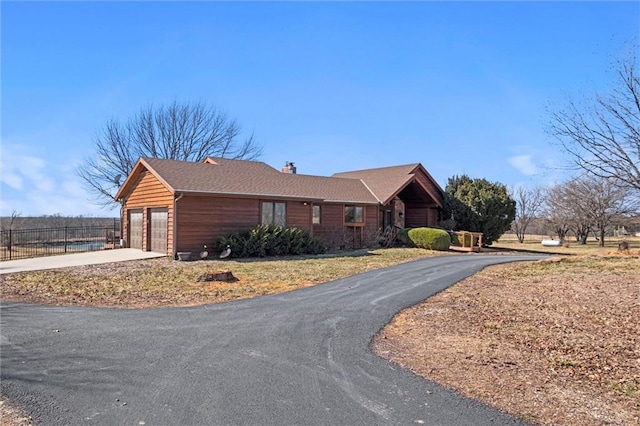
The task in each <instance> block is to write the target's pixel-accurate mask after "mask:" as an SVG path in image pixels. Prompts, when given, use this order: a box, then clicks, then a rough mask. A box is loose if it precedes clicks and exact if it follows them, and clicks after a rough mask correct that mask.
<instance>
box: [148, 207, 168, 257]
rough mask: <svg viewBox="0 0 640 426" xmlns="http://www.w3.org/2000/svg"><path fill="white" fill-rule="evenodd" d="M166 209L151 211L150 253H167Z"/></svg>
mask: <svg viewBox="0 0 640 426" xmlns="http://www.w3.org/2000/svg"><path fill="white" fill-rule="evenodd" d="M168 218H169V214H168V213H167V209H153V210H151V230H150V234H151V251H155V252H158V253H166V252H167V222H168Z"/></svg>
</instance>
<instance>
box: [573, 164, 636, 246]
mask: <svg viewBox="0 0 640 426" xmlns="http://www.w3.org/2000/svg"><path fill="white" fill-rule="evenodd" d="M571 191H572V195H573V196H574V197H576V198H580V199H582V200H584V202H583V203H582V206H583V209H584V210H585V212H586V216H587V217H588V218H589V221H590V227H591V228H592V229H593V231H594V233H596V234H597V238H598V245H599V246H600V247H604V238H605V235H606V231H607V230H608V229H610V228H611V227H613V226H614V225H622V224H624V223H625V222H626V221H627V217H628V216H629V215H632V214H637V212H638V209H639V208H640V204H639V202H638V198H636V197H632V196H630V191H629V190H628V189H626V188H623V187H621V186H620V185H618V184H617V183H616V182H615V181H613V179H611V178H599V177H594V176H589V175H585V176H582V177H581V178H579V179H576V180H574V181H573V182H572V185H571Z"/></svg>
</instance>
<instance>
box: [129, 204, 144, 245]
mask: <svg viewBox="0 0 640 426" xmlns="http://www.w3.org/2000/svg"><path fill="white" fill-rule="evenodd" d="M142 224H143V222H142V210H131V211H129V247H131V248H136V249H140V250H142Z"/></svg>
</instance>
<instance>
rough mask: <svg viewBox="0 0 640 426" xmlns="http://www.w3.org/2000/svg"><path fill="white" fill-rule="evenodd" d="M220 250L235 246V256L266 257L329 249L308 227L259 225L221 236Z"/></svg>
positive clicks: (233, 251) (233, 253) (233, 250)
mask: <svg viewBox="0 0 640 426" xmlns="http://www.w3.org/2000/svg"><path fill="white" fill-rule="evenodd" d="M216 245H217V248H218V251H222V250H224V249H225V248H226V247H227V246H230V247H231V257H266V256H285V255H292V254H320V253H324V252H325V251H326V247H325V246H324V244H323V242H322V241H320V240H319V239H317V238H314V237H313V236H312V235H311V233H310V232H309V231H308V230H306V229H301V228H296V227H292V228H283V227H281V226H275V225H258V226H256V227H255V228H253V229H250V230H245V231H240V232H236V233H233V234H231V235H227V236H223V237H220V238H218V240H217V241H216Z"/></svg>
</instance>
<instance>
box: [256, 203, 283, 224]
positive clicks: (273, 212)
mask: <svg viewBox="0 0 640 426" xmlns="http://www.w3.org/2000/svg"><path fill="white" fill-rule="evenodd" d="M265 204H270V205H271V206H270V208H271V222H270V223H265V221H264V212H265ZM276 204H282V205H283V206H284V218H283V219H284V223H283V224H279V223H276ZM260 224H261V225H274V226H281V227H283V228H286V227H287V202H286V201H268V200H263V201H260Z"/></svg>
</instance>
